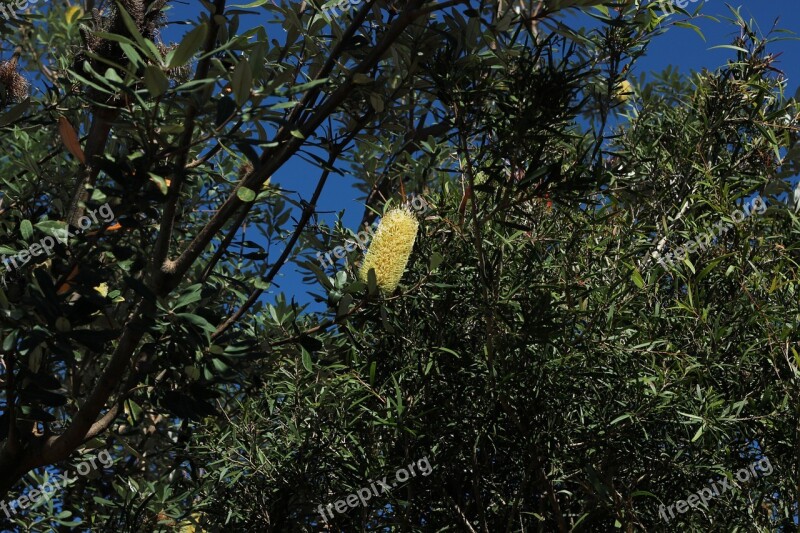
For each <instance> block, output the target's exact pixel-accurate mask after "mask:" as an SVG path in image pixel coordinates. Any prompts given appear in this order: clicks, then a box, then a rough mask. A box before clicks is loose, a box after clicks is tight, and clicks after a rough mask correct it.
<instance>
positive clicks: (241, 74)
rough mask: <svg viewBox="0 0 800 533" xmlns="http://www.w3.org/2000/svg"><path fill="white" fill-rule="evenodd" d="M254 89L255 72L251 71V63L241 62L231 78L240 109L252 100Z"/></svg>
mask: <svg viewBox="0 0 800 533" xmlns="http://www.w3.org/2000/svg"><path fill="white" fill-rule="evenodd" d="M252 87H253V72H252V71H251V70H250V63H248V62H247V61H245V60H242V61H239V64H237V65H236V68H235V69H234V71H233V76H232V77H231V88H232V89H233V94H234V96H236V104H237V105H239V106H240V107H241V106H243V105H244V103H245V102H247V100H248V99H249V98H250V89H251V88H252Z"/></svg>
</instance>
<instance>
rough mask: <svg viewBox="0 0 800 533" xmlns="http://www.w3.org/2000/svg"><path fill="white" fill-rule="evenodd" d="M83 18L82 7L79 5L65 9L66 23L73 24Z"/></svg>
mask: <svg viewBox="0 0 800 533" xmlns="http://www.w3.org/2000/svg"><path fill="white" fill-rule="evenodd" d="M81 18H83V8H81V6H71V7H69V8H68V9H67V16H66V19H67V24H74V23H75V21H76V20H80V19H81Z"/></svg>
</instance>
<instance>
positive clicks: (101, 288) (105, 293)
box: [94, 283, 108, 298]
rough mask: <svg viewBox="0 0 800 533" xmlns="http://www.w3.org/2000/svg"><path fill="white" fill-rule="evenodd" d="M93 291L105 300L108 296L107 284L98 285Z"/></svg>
mask: <svg viewBox="0 0 800 533" xmlns="http://www.w3.org/2000/svg"><path fill="white" fill-rule="evenodd" d="M94 290H96V291H97V292H99V293H100V296H102V297H103V298H105V297H106V296H108V283H101V284H100V285H98V286H97V287H95V288H94Z"/></svg>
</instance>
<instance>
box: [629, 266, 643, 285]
mask: <svg viewBox="0 0 800 533" xmlns="http://www.w3.org/2000/svg"><path fill="white" fill-rule="evenodd" d="M631 279H632V280H633V283H634V285H636V286H637V287H639V288H640V289H641V288H643V287H644V280H643V279H642V275H641V274H640V273H639V269H634V270H633V272H632V273H631Z"/></svg>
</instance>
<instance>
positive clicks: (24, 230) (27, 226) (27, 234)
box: [19, 219, 33, 241]
mask: <svg viewBox="0 0 800 533" xmlns="http://www.w3.org/2000/svg"><path fill="white" fill-rule="evenodd" d="M19 232H20V233H21V234H22V238H23V240H26V241H27V240H30V238H31V237H33V224H31V221H30V220H27V219H26V220H23V221H22V222H21V223H20V225H19Z"/></svg>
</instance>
